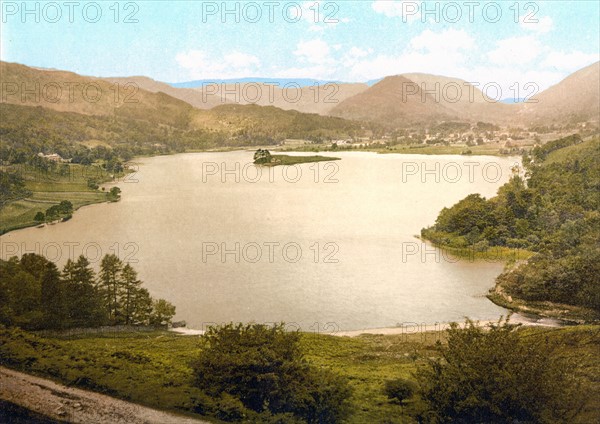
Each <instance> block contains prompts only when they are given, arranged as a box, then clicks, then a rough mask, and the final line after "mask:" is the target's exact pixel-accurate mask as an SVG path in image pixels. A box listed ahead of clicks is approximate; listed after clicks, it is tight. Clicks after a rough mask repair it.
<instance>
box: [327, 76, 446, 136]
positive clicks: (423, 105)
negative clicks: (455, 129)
mask: <svg viewBox="0 0 600 424" xmlns="http://www.w3.org/2000/svg"><path fill="white" fill-rule="evenodd" d="M329 113H330V115H332V116H337V117H341V118H346V119H354V120H364V121H373V122H378V123H380V124H383V125H386V126H388V127H396V126H404V125H406V124H411V123H416V122H426V121H432V120H444V119H456V118H457V115H456V113H455V111H453V110H452V109H450V108H448V107H446V106H445V105H443V104H442V103H440V102H438V101H436V99H435V98H434V97H433V96H431V95H430V94H427V93H423V92H422V91H421V88H420V87H419V85H418V84H416V83H414V82H413V81H411V80H409V79H407V78H406V77H404V76H401V75H396V76H391V77H387V78H384V79H383V80H382V81H380V82H378V83H377V84H375V85H373V86H372V87H370V88H368V89H367V90H365V91H363V92H361V93H359V94H357V95H355V96H353V97H350V98H348V99H346V100H344V101H342V102H341V103H340V104H339V105H337V106H336V107H334V108H333V109H332V110H331V111H330V112H329Z"/></svg>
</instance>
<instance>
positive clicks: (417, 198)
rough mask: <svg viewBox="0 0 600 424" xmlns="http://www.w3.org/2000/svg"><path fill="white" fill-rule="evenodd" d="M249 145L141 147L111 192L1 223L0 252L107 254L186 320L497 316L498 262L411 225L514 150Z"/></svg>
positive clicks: (336, 325) (364, 323)
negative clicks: (33, 219) (287, 161)
mask: <svg viewBox="0 0 600 424" xmlns="http://www.w3.org/2000/svg"><path fill="white" fill-rule="evenodd" d="M252 155H253V153H252V152H243V151H238V152H228V153H197V154H196V153H189V154H181V155H174V156H162V157H154V158H144V159H141V160H139V162H138V165H139V170H138V172H136V173H135V174H133V175H132V176H129V177H128V180H129V181H127V182H125V181H121V182H119V183H118V184H117V185H118V186H119V187H120V188H121V189H122V191H123V199H122V200H121V201H120V202H119V203H112V204H101V205H93V206H89V207H85V208H82V209H80V210H79V211H77V212H76V213H75V215H74V217H73V219H72V220H70V221H69V222H66V223H61V224H57V225H51V226H46V227H45V228H29V229H25V230H21V231H16V232H13V233H9V234H6V235H4V236H2V237H1V238H0V242H1V244H2V257H3V259H6V257H7V256H11V254H13V253H16V254H18V255H20V254H22V253H25V252H27V251H36V252H38V253H44V254H46V255H47V256H48V257H50V258H51V259H55V260H57V261H58V262H60V263H64V262H65V261H66V259H67V258H68V257H69V256H73V255H74V256H78V255H79V254H81V253H85V254H86V256H88V258H89V259H90V260H94V259H95V257H99V256H100V255H103V254H105V253H117V254H118V255H119V256H120V257H121V258H122V259H124V260H128V261H131V262H133V264H134V267H135V268H136V269H137V270H138V271H139V276H140V278H141V279H142V280H143V281H144V283H145V287H147V288H148V289H149V290H150V292H151V294H152V295H153V296H155V297H162V298H165V299H168V300H170V301H171V302H172V303H173V304H175V305H176V306H177V317H176V318H177V319H184V320H186V321H187V322H188V326H189V327H192V328H201V327H202V325H203V324H206V323H222V322H229V321H243V322H249V321H255V322H279V321H285V322H288V323H296V324H297V325H298V326H299V327H300V328H302V329H303V330H305V331H316V330H317V329H318V330H320V331H322V330H323V329H324V328H325V329H329V330H331V329H341V330H354V329H365V328H378V327H387V326H394V325H396V324H397V323H410V322H414V323H428V324H430V323H435V322H447V321H452V320H462V319H463V318H464V317H465V316H469V317H471V318H473V319H481V320H486V319H495V318H497V317H499V316H500V315H502V314H506V311H505V310H504V309H502V308H500V307H497V306H495V305H494V304H492V303H491V302H490V301H489V300H487V299H486V298H485V294H486V293H487V291H488V289H489V288H490V287H492V286H493V284H494V279H495V277H496V276H497V275H498V274H499V273H500V272H501V271H502V268H503V265H502V264H501V263H491V262H485V261H478V262H472V261H470V260H468V259H461V260H458V259H456V258H452V257H450V256H449V255H447V254H443V253H442V252H441V251H439V250H438V249H435V248H433V247H431V246H430V245H426V244H424V243H422V242H421V241H420V240H418V239H417V238H415V235H418V234H419V232H420V230H421V228H422V227H425V226H428V225H431V224H432V223H434V222H435V219H436V217H437V215H438V213H439V211H440V210H441V209H442V208H444V207H448V206H451V205H453V204H454V203H456V202H457V201H458V200H460V199H462V198H464V197H465V196H466V195H468V194H470V193H480V194H482V195H483V196H485V197H490V196H493V195H494V194H495V193H496V191H497V189H498V187H500V185H502V184H503V183H504V182H506V181H507V180H508V179H509V177H510V172H511V171H510V168H511V167H512V166H513V165H514V164H515V163H516V162H518V159H516V158H493V157H460V156H421V155H395V154H390V155H377V154H374V153H363V152H361V153H359V152H343V153H333V154H332V155H335V156H337V157H341V158H342V160H341V161H337V162H327V163H319V164H304V165H298V166H295V167H285V168H284V167H277V168H271V169H268V168H257V167H255V166H254V165H252V164H251V161H252ZM236 180H237V181H236ZM95 265H96V267H97V266H98V265H99V261H96V262H95Z"/></svg>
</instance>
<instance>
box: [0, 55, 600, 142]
mask: <svg viewBox="0 0 600 424" xmlns="http://www.w3.org/2000/svg"><path fill="white" fill-rule="evenodd" d="M599 68H600V64H599V63H595V64H593V65H591V66H588V67H587V68H584V69H582V70H580V71H578V72H576V73H574V74H573V75H571V76H569V77H567V78H566V79H565V80H563V81H561V82H560V83H559V84H557V85H555V86H553V87H550V88H549V89H548V90H546V91H544V92H542V93H540V94H538V95H537V96H535V97H534V98H533V100H536V101H537V103H523V102H519V103H516V104H508V103H506V102H502V101H501V102H494V101H493V100H491V99H488V98H486V97H485V96H484V94H483V93H482V92H481V90H479V89H478V88H476V87H474V86H473V85H470V84H469V83H467V82H466V81H464V80H461V79H458V78H449V77H445V76H439V75H429V74H422V73H411V74H403V75H396V76H390V77H386V78H383V79H381V80H373V81H368V82H367V83H339V82H334V83H329V84H327V83H328V82H327V81H324V80H317V79H277V78H273V79H271V78H242V79H236V80H215V81H209V80H200V81H193V82H189V83H181V84H174V85H175V86H173V84H167V83H163V82H160V81H155V80H153V79H151V78H147V77H143V76H136V77H115V78H95V77H86V76H81V75H77V74H75V73H72V72H66V71H60V70H49V69H38V68H33V67H27V66H24V65H20V64H16V63H7V62H0V73H1V80H2V82H3V85H2V96H1V97H2V102H5V103H12V104H16V105H21V106H42V107H46V108H49V109H52V110H56V111H59V112H75V113H81V114H87V115H97V116H100V115H103V116H123V117H127V118H132V119H137V120H142V121H147V122H152V123H153V124H163V125H167V126H177V127H179V128H184V127H187V126H188V124H190V123H191V122H200V121H203V122H206V121H207V120H210V119H218V120H221V119H222V117H223V113H224V111H229V112H233V111H234V110H235V117H236V125H233V126H229V127H228V126H227V125H222V123H223V122H221V121H220V123H219V125H217V127H220V128H221V130H223V131H225V132H227V133H231V134H233V133H235V132H236V131H238V130H240V129H242V130H248V128H249V126H252V125H259V124H258V122H259V121H262V122H267V121H269V119H268V118H267V117H266V115H265V114H262V115H261V117H260V120H259V121H253V122H252V123H249V121H248V122H246V121H244V120H242V119H238V117H239V114H240V113H248V112H249V111H252V113H251V115H252V116H254V117H256V116H257V115H256V110H257V109H253V108H245V109H239V110H238V109H227V108H225V109H220V112H219V114H218V116H217V115H214V114H210V113H209V114H206V115H205V117H204V118H202V119H198V116H201V115H202V113H200V112H202V110H205V111H206V110H212V109H214V108H221V107H222V106H226V105H241V106H243V105H257V106H268V107H275V108H279V109H282V110H284V111H289V112H302V113H304V114H318V115H322V117H326V116H332V117H336V118H344V119H347V120H354V121H360V122H363V123H364V122H371V123H374V124H376V125H379V126H381V127H386V128H397V127H404V126H407V125H415V124H418V125H423V126H434V125H436V124H438V123H440V122H441V121H448V120H452V121H463V122H477V121H484V122H490V123H494V124H504V125H509V124H522V125H540V124H542V125H545V124H553V123H560V122H571V121H573V120H577V121H583V120H596V121H597V120H598V115H599V114H600V87H599V85H600V84H599V81H600V72H599ZM265 81H266V82H273V83H278V84H280V86H279V87H273V86H271V85H269V84H266V83H265ZM209 82H210V83H214V84H215V85H212V86H210V85H208V83H209ZM127 83H133V85H134V86H135V87H134V88H133V87H132V86H131V85H128V84H127ZM289 83H294V84H293V85H291V86H288V87H287V88H285V84H289ZM36 84H37V85H36ZM186 85H187V86H189V87H192V86H194V87H195V88H185V87H184V86H186ZM298 86H301V87H300V88H298ZM22 88H26V90H27V92H26V93H21V89H22ZM82 88H86V91H85V93H83V92H82V91H81V89H82ZM57 90H58V91H57ZM86 93H87V94H86ZM56 96H59V97H60V99H57V98H56ZM265 110H268V111H274V109H265ZM240 111H242V112H240ZM273 113H275V112H273ZM277 114H278V116H280V117H282V115H279V112H277ZM292 116H293V117H294V119H288V117H292ZM207 117H208V118H207ZM285 119H287V121H286V122H293V121H294V120H295V119H299V118H298V117H297V116H296V115H294V114H290V115H289V116H286V117H285ZM314 120H315V118H314V117H310V118H308V117H306V122H309V121H310V122H313V121H314ZM269 122H270V124H269V125H271V128H274V127H273V124H274V123H273V122H272V121H269ZM320 122H321V124H322V125H323V127H324V128H325V127H327V128H330V126H331V122H332V121H326V120H322V121H320ZM311 125H312V124H311ZM213 126H214V125H213ZM278 128H280V127H278ZM339 128H345V124H343V125H340V126H339ZM344 131H345V130H344ZM250 133H256V130H255V129H252V130H251V131H250ZM267 133H268V131H267ZM284 133H285V131H279V130H278V134H280V135H281V134H284ZM311 134H313V133H312V132H311Z"/></svg>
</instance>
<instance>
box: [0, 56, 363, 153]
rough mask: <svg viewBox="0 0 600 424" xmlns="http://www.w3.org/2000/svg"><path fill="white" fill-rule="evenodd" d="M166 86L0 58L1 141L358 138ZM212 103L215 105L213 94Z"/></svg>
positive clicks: (34, 145)
mask: <svg viewBox="0 0 600 424" xmlns="http://www.w3.org/2000/svg"><path fill="white" fill-rule="evenodd" d="M126 82H134V83H135V84H137V87H138V88H137V89H136V90H135V91H133V89H132V87H129V88H127V86H126ZM165 85H166V84H163V83H160V82H157V81H153V80H151V79H149V78H144V77H134V78H113V79H101V78H92V77H85V76H81V75H77V74H75V73H72V72H64V71H54V70H41V69H35V68H31V67H28V66H24V65H20V64H16V63H7V62H0V87H2V93H1V96H0V99H1V101H0V110H1V112H2V122H1V123H0V141H2V143H4V144H5V145H6V146H19V148H21V147H24V148H27V149H29V150H30V151H33V152H39V151H41V149H42V148H44V149H53V148H56V147H57V146H63V147H65V146H67V147H66V148H65V149H66V150H65V151H72V150H69V149H71V148H72V147H73V146H76V145H79V143H83V144H85V145H87V144H88V142H93V144H97V143H98V142H100V143H101V144H105V145H110V146H113V147H117V146H118V147H119V148H134V149H136V150H135V152H136V153H138V154H141V153H144V154H145V153H149V152H150V153H151V152H154V151H156V152H164V151H165V150H166V151H183V150H185V149H200V148H212V147H220V146H240V145H245V146H249V145H257V144H258V145H261V144H262V145H264V144H277V143H279V142H281V141H282V140H284V139H287V138H296V139H311V140H315V141H327V140H329V139H332V138H334V139H337V138H342V137H343V138H346V137H350V136H353V135H357V136H364V131H363V130H362V129H361V123H359V122H352V121H348V120H344V119H339V118H334V117H328V116H320V115H318V114H308V113H301V112H298V111H295V110H283V109H280V108H277V107H273V106H270V107H263V106H259V105H246V106H244V105H237V104H236V105H227V104H224V105H218V106H215V107H213V108H211V109H201V108H197V107H193V106H192V105H191V104H190V103H188V101H189V102H194V101H197V99H198V96H200V97H201V96H202V93H200V92H198V91H196V90H193V89H176V88H172V87H170V86H168V85H167V86H166V87H165ZM69 87H70V88H69ZM144 87H145V88H144ZM23 89H24V90H26V91H23V92H22V91H21V90H23ZM160 90H166V91H169V92H171V93H173V94H175V95H177V96H179V97H181V98H183V99H186V100H187V101H184V100H181V99H179V98H175V97H173V96H170V95H169V94H166V93H165V92H163V91H160ZM171 90H174V92H173V91H171ZM186 95H187V96H189V97H188V98H186V97H185V96H186ZM213 100H214V103H215V104H217V103H219V102H220V97H215V98H214V99H213ZM44 146H45V147H44ZM2 147H4V146H2Z"/></svg>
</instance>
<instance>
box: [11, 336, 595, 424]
mask: <svg viewBox="0 0 600 424" xmlns="http://www.w3.org/2000/svg"><path fill="white" fill-rule="evenodd" d="M521 334H522V335H523V337H527V338H531V340H534V339H539V338H547V339H548V340H549V341H550V342H551V343H552V344H553V345H556V346H558V350H557V351H556V352H558V354H560V355H563V356H565V357H568V358H569V359H570V360H572V361H573V362H572V363H573V364H574V366H573V370H572V372H573V373H574V374H576V375H577V376H579V377H580V378H581V381H582V390H585V392H586V393H590V394H591V396H590V400H589V401H588V403H587V405H586V406H585V408H584V409H583V410H582V411H581V413H580V415H579V417H578V419H577V420H575V421H574V422H576V423H588V422H597V421H596V419H597V418H598V417H599V416H600V363H599V362H598V360H597V353H598V349H599V346H600V326H574V327H565V328H550V329H546V328H541V327H536V328H524V329H522V330H521ZM436 340H440V341H441V342H442V343H443V342H444V341H445V337H444V333H441V332H437V333H434V332H429V333H421V334H410V335H409V334H405V335H396V336H377V335H362V336H359V337H355V338H348V337H336V336H329V335H320V334H303V337H302V339H301V343H302V349H303V351H304V353H305V356H306V358H307V360H308V361H309V362H311V363H312V364H314V365H316V366H319V367H323V368H328V369H331V370H333V371H334V372H336V373H339V374H341V375H344V376H346V377H347V378H348V379H349V380H350V384H351V385H352V387H353V389H354V394H353V397H352V403H353V414H352V416H351V418H350V419H349V421H348V422H350V423H357V424H358V423H367V422H368V423H414V422H416V418H415V416H416V414H417V412H418V411H419V410H420V409H421V408H422V407H423V402H422V401H421V400H419V398H418V396H417V397H415V398H413V399H411V400H408V401H406V402H405V403H404V404H403V405H400V404H397V403H394V402H391V401H389V400H388V399H387V398H386V396H385V395H384V394H383V392H382V390H383V385H384V383H385V381H386V380H389V379H394V378H406V379H410V380H414V375H413V374H414V372H415V371H416V369H417V367H419V366H421V365H423V364H424V363H425V361H427V359H428V358H430V357H435V356H437V355H438V353H437V351H436V349H435V343H436ZM199 353H200V348H199V343H198V337H197V336H180V335H175V334H173V333H169V332H152V333H114V334H104V335H88V336H77V337H74V338H71V339H59V338H43V337H40V336H37V335H33V334H31V333H26V332H23V331H20V330H6V329H5V330H0V365H3V366H8V367H10V368H14V369H17V370H21V371H25V372H28V373H32V374H36V375H40V376H45V377H49V378H52V379H54V380H57V381H60V382H63V383H65V384H68V385H74V386H78V387H81V388H86V389H90V390H95V391H99V392H103V393H106V394H109V395H112V396H115V397H119V398H122V399H125V400H129V401H133V402H136V403H140V404H144V405H148V406H153V407H156V408H160V409H165V410H173V411H179V412H182V411H183V412H190V411H192V410H193V408H194V399H195V398H196V397H197V396H198V394H199V392H198V389H196V388H194V387H193V386H192V379H193V375H192V368H191V367H190V362H191V361H192V360H193V359H194V358H195V357H196V356H197V355H198V354H199Z"/></svg>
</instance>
